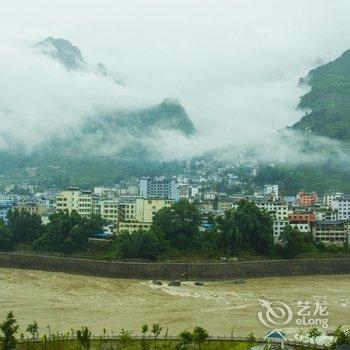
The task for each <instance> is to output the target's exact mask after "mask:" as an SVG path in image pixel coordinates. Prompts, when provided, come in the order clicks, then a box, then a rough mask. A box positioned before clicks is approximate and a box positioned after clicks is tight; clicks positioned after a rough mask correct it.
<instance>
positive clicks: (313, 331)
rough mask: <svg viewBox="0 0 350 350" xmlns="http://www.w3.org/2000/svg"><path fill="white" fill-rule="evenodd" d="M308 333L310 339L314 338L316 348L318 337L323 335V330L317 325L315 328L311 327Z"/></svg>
mask: <svg viewBox="0 0 350 350" xmlns="http://www.w3.org/2000/svg"><path fill="white" fill-rule="evenodd" d="M307 334H308V337H309V339H312V340H313V341H314V348H315V347H316V341H317V338H319V337H320V336H321V335H322V332H321V331H320V330H319V329H317V328H316V327H315V328H311V329H309V330H308V333H307Z"/></svg>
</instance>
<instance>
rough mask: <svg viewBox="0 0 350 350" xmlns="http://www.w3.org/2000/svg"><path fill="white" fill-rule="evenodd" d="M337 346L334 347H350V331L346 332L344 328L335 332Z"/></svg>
mask: <svg viewBox="0 0 350 350" xmlns="http://www.w3.org/2000/svg"><path fill="white" fill-rule="evenodd" d="M334 336H335V342H334V343H335V344H334V345H344V344H346V345H349V344H350V330H347V331H345V330H344V329H343V328H342V326H339V327H337V329H336V330H335V331H334Z"/></svg>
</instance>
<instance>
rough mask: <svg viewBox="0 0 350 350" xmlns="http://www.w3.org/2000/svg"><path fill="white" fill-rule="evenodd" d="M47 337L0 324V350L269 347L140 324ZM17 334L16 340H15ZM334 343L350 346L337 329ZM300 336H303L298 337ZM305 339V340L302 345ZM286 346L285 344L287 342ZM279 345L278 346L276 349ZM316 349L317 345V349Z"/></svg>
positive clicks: (315, 333)
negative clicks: (136, 329)
mask: <svg viewBox="0 0 350 350" xmlns="http://www.w3.org/2000/svg"><path fill="white" fill-rule="evenodd" d="M47 330H48V335H47V334H44V335H42V336H41V335H40V334H39V327H38V323H37V322H36V321H34V322H33V323H31V324H29V325H28V326H27V328H26V329H25V333H20V329H19V326H18V324H17V321H16V318H15V316H14V314H13V313H12V312H9V313H8V314H7V316H6V318H5V319H4V320H3V321H2V322H1V323H0V349H1V350H14V349H16V350H76V349H77V350H90V349H91V350H112V349H126V350H136V349H138V350H151V349H157V348H158V349H169V350H170V349H176V350H178V349H198V350H201V349H203V350H205V349H206V350H219V349H223V350H226V349H227V350H228V349H232V350H249V349H251V348H252V347H253V346H255V345H258V344H259V343H260V344H262V345H263V347H264V349H270V348H276V346H274V347H271V343H270V342H269V341H266V340H264V339H256V338H255V336H254V334H253V333H250V334H249V335H248V336H247V337H246V339H242V338H241V339H235V338H234V336H233V334H232V335H231V337H230V338H226V339H224V338H222V339H214V338H212V337H210V335H209V333H208V331H207V330H205V329H204V328H202V327H195V328H194V329H193V330H192V331H189V330H184V331H182V332H181V333H180V334H178V335H177V336H175V337H172V336H169V335H168V328H166V329H164V328H163V327H162V325H160V324H159V323H156V324H153V325H151V326H148V325H146V324H145V325H143V326H142V328H141V334H140V335H138V336H136V335H134V334H133V331H131V330H126V329H121V330H120V332H119V334H118V335H117V336H112V335H109V334H107V331H106V329H103V330H102V333H101V335H100V336H97V337H96V336H95V337H93V336H92V335H91V332H90V331H89V329H88V328H87V327H82V328H81V329H78V330H74V329H71V330H70V331H69V332H66V333H52V332H50V327H49V326H47ZM18 333H20V334H19V339H18ZM322 334H323V332H322V331H321V330H319V329H317V328H311V329H308V330H304V331H299V332H298V335H299V336H300V339H304V340H303V342H301V341H296V342H289V344H290V345H292V346H293V347H294V348H295V349H306V350H308V349H315V348H316V344H317V340H318V339H319V337H320V336H321V335H322ZM333 335H334V341H333V343H332V344H331V345H330V346H329V348H330V349H335V348H337V347H338V346H343V345H345V346H349V345H350V331H349V330H344V329H342V328H341V327H338V328H337V329H336V330H335V331H334V333H333ZM301 336H302V337H301ZM305 339H307V340H308V342H307V343H305ZM287 343H288V342H287ZM279 345H280V343H278V344H277V347H278V346H279ZM318 347H319V346H318Z"/></svg>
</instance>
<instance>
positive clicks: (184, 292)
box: [0, 268, 350, 336]
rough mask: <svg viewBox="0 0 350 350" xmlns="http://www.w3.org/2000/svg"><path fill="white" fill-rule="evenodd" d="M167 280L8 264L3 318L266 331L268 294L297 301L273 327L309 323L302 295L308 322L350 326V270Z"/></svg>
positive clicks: (59, 327) (0, 291)
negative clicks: (176, 283) (172, 283)
mask: <svg viewBox="0 0 350 350" xmlns="http://www.w3.org/2000/svg"><path fill="white" fill-rule="evenodd" d="M163 282H165V283H164V284H163V286H154V285H153V284H152V283H151V282H150V281H142V280H126V279H112V278H101V277H91V276H79V275H70V274H65V273H56V272H43V271H32V270H18V269H4V268H0V315H1V318H3V317H4V315H5V314H6V313H7V312H8V311H10V310H12V311H13V312H14V313H15V315H16V317H17V320H18V323H19V324H20V327H21V332H24V330H25V327H26V325H27V324H28V323H30V322H33V321H34V320H36V321H38V323H39V326H40V330H41V332H47V331H48V330H47V326H48V325H49V326H50V330H51V331H52V332H56V331H60V332H63V331H69V330H70V329H71V328H75V329H76V328H79V327H81V326H88V327H89V328H90V329H91V330H92V332H93V334H96V335H99V334H101V333H102V329H103V328H105V329H106V330H107V332H108V333H112V332H113V334H117V333H119V331H120V329H121V328H124V329H132V330H134V333H136V334H138V333H140V329H141V326H142V325H143V324H152V323H156V322H159V323H161V324H162V325H163V329H164V330H165V329H166V328H168V333H169V334H174V335H175V334H177V333H178V332H179V331H181V330H183V329H185V328H188V329H192V328H194V327H195V326H198V325H199V326H202V327H204V328H206V329H208V330H209V333H210V334H211V335H222V336H230V335H231V334H233V335H242V336H245V335H247V334H248V333H249V332H251V331H253V332H254V333H255V334H256V335H264V334H265V333H266V331H267V330H268V329H269V328H268V327H266V326H264V325H263V324H261V322H260V321H259V319H258V312H259V311H261V312H262V317H263V319H264V320H265V322H266V317H265V316H266V313H265V312H264V308H263V307H262V306H261V305H260V304H259V299H261V300H267V301H269V302H274V303H277V302H279V301H281V302H283V303H284V304H286V305H287V306H289V307H290V310H292V312H293V318H292V319H291V321H290V322H288V323H286V324H284V325H282V324H280V323H281V322H282V318H281V319H278V320H277V321H278V322H279V323H278V324H277V326H276V327H274V325H273V324H272V325H271V327H270V328H272V327H274V328H279V329H283V330H285V331H286V332H287V334H289V335H290V334H292V333H294V331H295V330H296V329H298V328H301V326H299V325H297V324H296V322H298V321H297V319H298V318H299V319H302V317H301V316H300V317H299V316H298V315H297V313H298V312H300V311H301V305H299V304H298V302H303V303H304V302H309V303H310V307H309V308H307V309H306V310H304V311H303V312H304V313H305V312H311V315H309V316H306V317H304V321H305V319H306V321H305V322H307V323H308V325H310V324H312V322H317V321H312V320H313V319H320V320H321V319H322V320H325V319H326V321H327V322H328V324H329V327H331V328H334V327H336V326H338V325H340V324H342V325H346V326H348V327H350V276H349V275H339V276H308V277H274V278H261V279H247V280H245V281H244V282H245V283H242V284H235V283H232V282H230V281H228V282H205V283H204V286H195V285H194V283H193V282H185V283H183V284H182V285H181V286H180V287H169V286H168V285H167V283H166V281H163ZM320 304H321V305H323V307H321V309H320V307H319V305H320ZM281 305H282V304H281ZM317 305H318V306H317ZM314 313H316V315H315V316H313V314H314ZM327 314H328V315H327ZM310 320H311V321H310ZM275 321H276V319H275ZM300 322H301V321H300ZM310 322H311V323H310Z"/></svg>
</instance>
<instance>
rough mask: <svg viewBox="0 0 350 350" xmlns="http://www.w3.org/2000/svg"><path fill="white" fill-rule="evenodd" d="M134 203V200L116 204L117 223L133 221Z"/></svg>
mask: <svg viewBox="0 0 350 350" xmlns="http://www.w3.org/2000/svg"><path fill="white" fill-rule="evenodd" d="M135 214H136V203H135V200H125V201H123V202H120V203H118V219H119V222H128V221H135Z"/></svg>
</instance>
